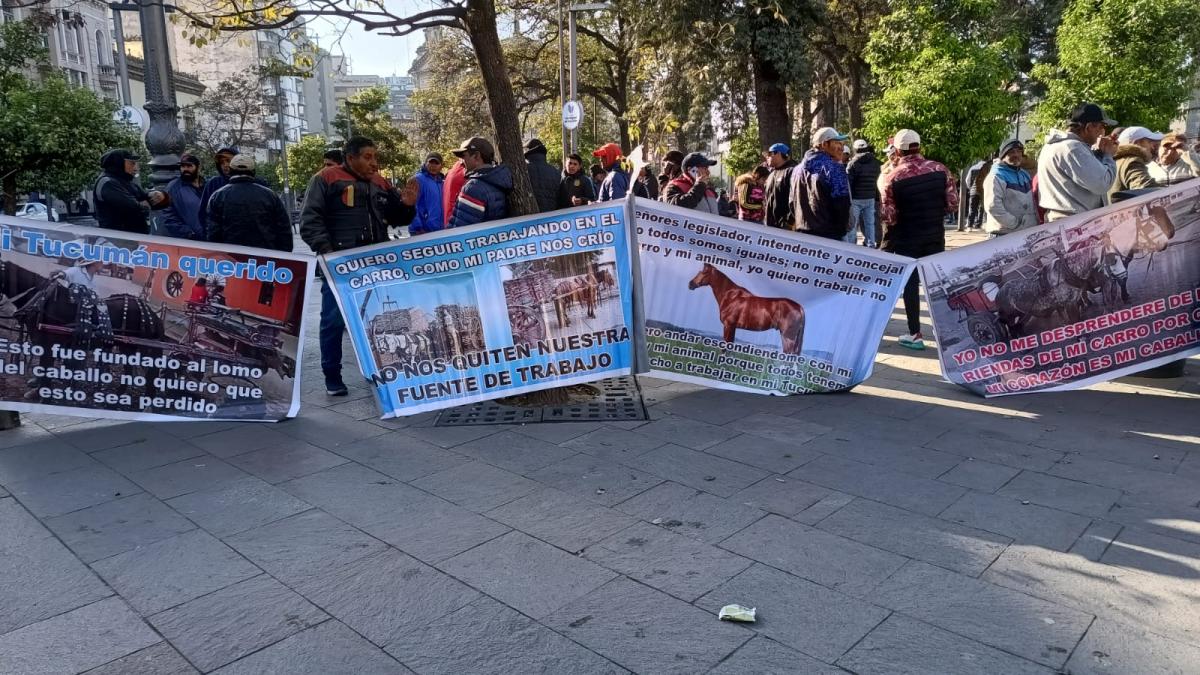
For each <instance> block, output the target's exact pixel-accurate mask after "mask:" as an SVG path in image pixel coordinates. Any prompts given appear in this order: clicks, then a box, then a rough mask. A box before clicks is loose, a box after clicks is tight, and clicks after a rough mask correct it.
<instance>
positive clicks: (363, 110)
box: [333, 86, 418, 179]
mask: <svg viewBox="0 0 1200 675" xmlns="http://www.w3.org/2000/svg"><path fill="white" fill-rule="evenodd" d="M349 101H350V106H349V110H350V117H349V124H348V125H347V117H346V110H345V109H343V110H342V111H341V112H339V113H338V115H337V118H336V119H334V121H333V128H335V129H337V130H338V133H340V134H341V135H342V137H343V138H350V137H351V136H366V137H367V138H369V139H371V140H373V141H375V148H376V151H377V152H378V156H379V170H380V172H381V173H383V174H384V175H385V176H388V177H389V178H392V179H398V178H400V177H401V176H409V175H412V174H414V173H416V170H417V167H418V164H417V161H416V160H415V159H414V158H413V154H412V150H411V149H410V148H409V145H408V137H406V136H405V135H404V132H402V131H400V130H399V129H397V128H396V127H395V126H394V125H393V124H392V118H391V116H390V115H388V112H387V104H388V89H387V87H384V86H379V87H372V88H370V89H367V90H366V91H362V92H359V93H358V94H355V95H354V96H351V97H350V99H349Z"/></svg>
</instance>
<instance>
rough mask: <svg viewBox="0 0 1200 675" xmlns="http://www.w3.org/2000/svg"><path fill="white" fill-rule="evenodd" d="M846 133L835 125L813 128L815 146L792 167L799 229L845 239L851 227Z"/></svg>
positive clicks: (813, 144) (792, 199)
mask: <svg viewBox="0 0 1200 675" xmlns="http://www.w3.org/2000/svg"><path fill="white" fill-rule="evenodd" d="M845 140H846V135H845V134H842V133H838V131H837V129H834V128H833V127H821V128H820V129H817V130H816V131H815V132H813V135H812V147H811V148H809V150H808V152H806V153H804V158H803V159H801V160H800V165H799V166H797V167H796V168H795V169H793V170H792V189H791V202H792V212H793V213H794V214H795V217H796V230H797V231H798V232H804V233H806V234H812V235H816V236H818V237H824V238H826V239H838V240H844V239H845V238H846V232H847V231H848V230H849V229H850V179H849V178H848V177H847V176H846V167H845V166H843V165H842V155H843V151H842V148H843V145H844V143H843V141H845Z"/></svg>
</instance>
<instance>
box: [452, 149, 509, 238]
mask: <svg viewBox="0 0 1200 675" xmlns="http://www.w3.org/2000/svg"><path fill="white" fill-rule="evenodd" d="M452 152H453V153H454V156H455V157H458V158H459V159H461V160H462V161H463V168H464V169H465V170H466V172H467V176H466V178H467V182H466V183H464V184H463V189H462V192H459V193H458V200H457V201H455V202H454V214H453V215H452V216H450V227H464V226H467V225H474V224H476V223H483V222H487V221H489V220H500V219H501V218H507V217H508V195H509V193H511V192H512V190H513V179H512V172H511V171H509V169H508V167H507V166H504V165H503V164H496V150H495V148H493V147H492V143H491V141H489V140H487V139H486V138H480V137H478V136H474V137H472V138H468V139H467V140H465V141H463V142H462V145H460V146H458V147H457V148H455V149H454V150H453V151H452Z"/></svg>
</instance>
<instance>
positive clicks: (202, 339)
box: [0, 228, 307, 419]
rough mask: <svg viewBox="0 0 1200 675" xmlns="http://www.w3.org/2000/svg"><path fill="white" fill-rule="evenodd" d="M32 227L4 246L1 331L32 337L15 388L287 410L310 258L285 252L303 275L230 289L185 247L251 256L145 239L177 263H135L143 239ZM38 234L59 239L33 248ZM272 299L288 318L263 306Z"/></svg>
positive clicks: (21, 339) (13, 391)
mask: <svg viewBox="0 0 1200 675" xmlns="http://www.w3.org/2000/svg"><path fill="white" fill-rule="evenodd" d="M32 232H34V230H33V229H30V230H28V231H25V230H23V229H19V228H12V229H10V236H11V237H12V243H13V245H12V246H11V247H10V250H6V251H4V252H3V253H2V254H0V338H3V339H4V340H7V341H8V342H9V343H12V344H19V345H29V348H28V350H27V351H26V353H24V354H23V356H24V358H23V360H22V362H21V363H20V364H19V365H18V370H19V371H20V374H22V375H23V377H12V376H11V374H8V375H9V376H7V377H3V378H0V394H2V395H3V397H4V398H6V399H8V400H16V401H23V402H26V403H31V404H56V405H70V407H72V408H103V409H106V410H121V411H127V412H136V413H160V414H172V415H178V414H179V413H181V412H188V413H198V412H205V413H206V414H205V415H203V416H216V417H240V418H249V419H263V418H277V417H282V416H285V415H286V414H287V412H288V411H289V409H290V408H291V403H292V394H293V389H294V383H295V378H296V359H297V349H298V332H299V325H298V324H299V321H298V319H299V311H298V306H297V305H298V303H300V302H301V298H303V283H304V282H303V280H304V279H305V278H306V276H307V275H306V270H307V267H306V265H305V264H304V263H302V262H299V261H278V262H280V263H285V262H286V263H294V266H295V270H293V276H292V278H293V279H295V280H297V283H296V284H295V285H294V287H291V288H288V289H277V288H274V286H275V284H273V283H270V282H263V281H258V280H252V279H251V280H247V279H239V280H237V283H232V282H231V283H229V284H228V286H229V288H228V289H226V285H227V284H226V281H227V280H226V279H224V278H218V277H215V276H213V277H204V276H199V277H195V276H191V275H186V274H182V273H181V270H180V269H179V268H178V266H177V263H178V260H179V258H180V256H181V255H191V256H198V255H203V256H208V257H210V258H212V259H219V260H224V261H229V262H234V263H236V262H243V261H244V259H245V258H246V256H241V257H240V258H239V256H238V255H237V254H232V253H224V252H217V251H206V250H201V249H188V248H186V247H177V246H169V245H159V244H143V246H144V249H143V250H144V251H146V252H147V255H155V256H157V257H156V260H157V261H167V264H165V265H145V264H132V263H130V262H129V261H128V259H127V258H126V257H125V252H128V251H133V250H135V249H138V246H139V244H140V243H142V242H133V241H125V240H110V239H107V238H104V237H98V236H76V235H74V234H72V233H69V232H67V231H60V230H50V229H47V230H41V229H37V230H36V232H37V234H32V235H31V234H30V233H32ZM30 236H33V237H35V238H36V237H41V239H40V240H39V241H41V242H45V241H47V240H49V241H52V242H53V243H51V244H49V245H47V246H45V248H43V249H41V250H39V251H36V252H30V246H29V239H30ZM68 244H69V245H68ZM47 249H48V250H69V251H72V252H77V251H80V250H86V251H89V252H90V253H95V252H100V251H103V252H106V254H105V255H107V256H109V257H110V258H112V260H110V261H108V262H105V261H104V260H103V259H100V260H97V259H94V258H92V257H90V256H89V257H86V258H81V257H80V256H76V257H74V258H72V257H68V256H61V257H57V258H56V257H53V256H50V255H45V254H44V252H45V250H47ZM39 253H40V254H39ZM118 253H119V254H120V255H119V256H118V255H116V254H118ZM110 254H111V255H110ZM118 258H119V259H118ZM260 259H261V256H260ZM230 281H232V280H230ZM296 288H299V289H300V292H299V293H295V290H296ZM209 289H212V290H209ZM272 300H273V301H274V302H275V303H276V306H275V311H274V313H275V314H276V315H277V316H279V317H282V320H280V319H276V318H273V317H272V316H267V315H265V314H264V313H260V312H258V311H257V310H258V309H260V308H261V307H266V306H267V305H269V304H271V302H272ZM285 301H286V302H285ZM268 309H269V308H268ZM268 313H269V312H268Z"/></svg>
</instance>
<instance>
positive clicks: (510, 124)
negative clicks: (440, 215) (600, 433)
mask: <svg viewBox="0 0 1200 675" xmlns="http://www.w3.org/2000/svg"><path fill="white" fill-rule="evenodd" d="M467 8H468V10H469V11H468V12H467V16H466V17H465V18H464V19H463V23H465V24H466V28H467V35H468V36H470V39H471V46H472V47H473V48H474V49H475V58H476V59H477V60H478V61H479V72H480V75H482V76H483V88H484V90H485V92H486V93H487V100H488V108H490V110H491V113H492V126H493V127H495V129H496V149H497V150H498V151H499V152H500V158H501V159H503V160H504V163H505V164H507V165H508V168H509V169H511V170H512V174H513V192H512V194H511V195H510V196H509V201H508V205H509V214H510V215H513V216H525V215H529V214H532V213H537V210H538V209H537V202H536V201H534V198H533V184H532V183H531V182H530V180H529V169H528V167H527V165H526V164H525V152H524V148H523V147H522V146H521V123H520V116H519V114H518V113H517V100H516V98H515V97H514V96H513V89H512V80H510V79H509V77H508V67H507V65H506V64H505V62H504V51H503V50H502V49H501V47H500V36H499V34H498V33H497V32H496V3H495V0H467ZM527 400H528V401H529V402H531V403H534V402H536V404H537V405H543V406H548V405H562V404H564V403H567V402H568V401H569V400H570V394H569V392H568V390H567V389H566V388H563V387H558V388H554V389H543V390H541V391H537V392H533V394H531V395H530V396H529V397H528V399H527Z"/></svg>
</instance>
